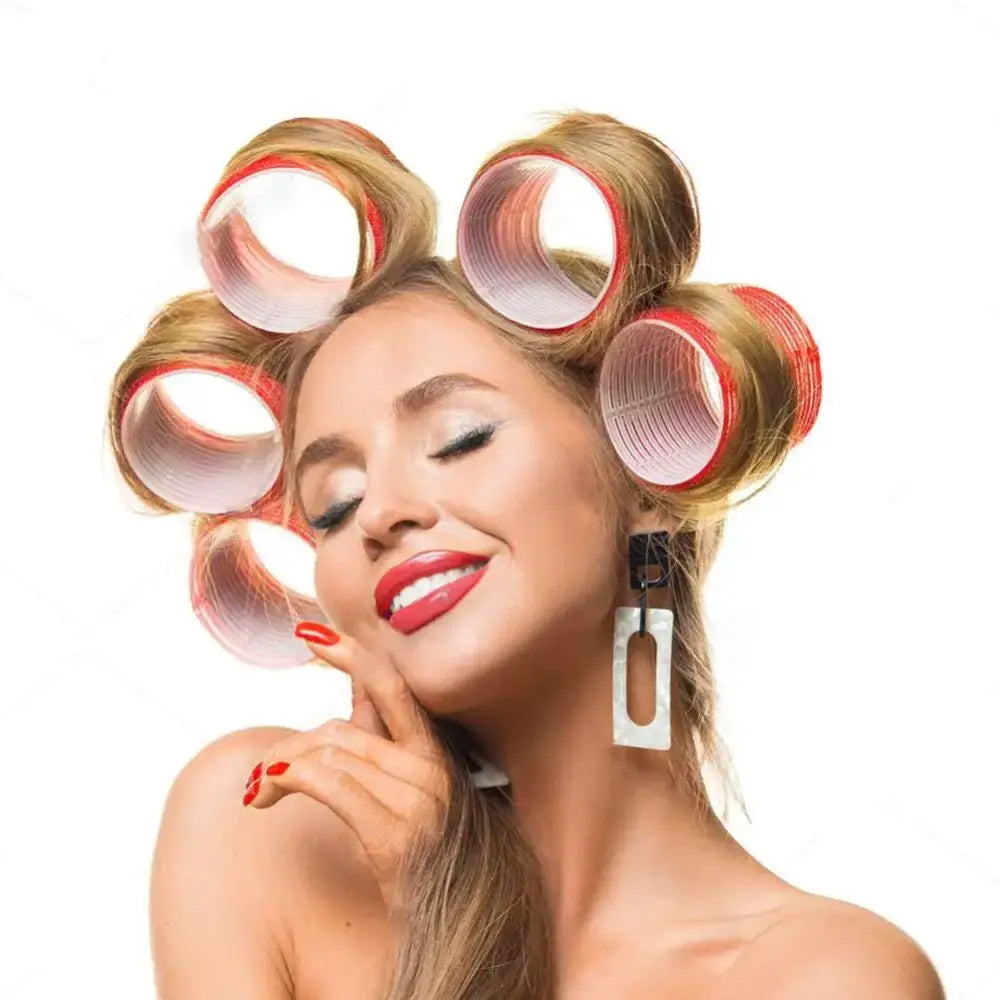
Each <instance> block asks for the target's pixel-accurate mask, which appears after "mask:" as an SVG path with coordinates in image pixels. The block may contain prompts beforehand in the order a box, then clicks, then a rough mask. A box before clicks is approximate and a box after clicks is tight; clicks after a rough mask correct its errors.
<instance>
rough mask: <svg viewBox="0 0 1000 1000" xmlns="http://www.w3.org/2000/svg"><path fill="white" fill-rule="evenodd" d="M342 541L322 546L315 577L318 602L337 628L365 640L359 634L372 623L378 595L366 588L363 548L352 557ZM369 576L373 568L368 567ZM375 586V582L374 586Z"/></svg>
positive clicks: (317, 558)
mask: <svg viewBox="0 0 1000 1000" xmlns="http://www.w3.org/2000/svg"><path fill="white" fill-rule="evenodd" d="M339 542H340V539H337V540H334V541H331V542H327V543H326V544H325V545H324V544H323V543H320V547H319V548H318V549H317V554H316V568H315V572H314V575H313V581H314V586H315V588H316V599H317V600H318V601H319V605H320V607H321V608H322V609H323V611H324V612H325V613H326V615H327V617H328V618H329V619H330V620H331V622H333V624H334V627H337V626H339V627H340V628H342V629H343V630H344V632H347V633H350V634H351V635H354V636H355V637H356V638H358V639H361V635H360V634H359V632H358V628H359V626H360V623H362V622H364V621H365V620H366V619H370V618H371V617H372V614H373V612H374V607H375V595H374V591H373V590H369V589H367V586H366V585H365V584H361V585H359V583H358V581H359V580H363V579H365V577H364V576H363V573H364V572H365V567H364V566H363V565H361V564H360V548H359V549H358V550H357V551H356V552H355V553H353V560H352V554H351V553H349V552H348V551H347V548H348V546H344V547H341V545H339V544H338V543H339ZM368 572H369V573H370V572H371V566H370V564H369V565H368ZM371 586H372V587H374V586H375V584H374V581H372V584H371Z"/></svg>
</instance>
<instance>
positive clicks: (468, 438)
mask: <svg viewBox="0 0 1000 1000" xmlns="http://www.w3.org/2000/svg"><path fill="white" fill-rule="evenodd" d="M495 431H496V425H495V424H484V425H483V426H482V427H474V428H472V429H471V430H468V431H466V432H465V433H464V434H461V435H459V437H457V438H455V439H454V440H453V441H449V442H448V444H446V445H445V446H444V447H443V448H441V449H440V450H439V451H436V452H434V453H433V454H432V455H431V458H437V459H440V460H441V461H445V460H447V459H449V458H453V457H454V456H455V455H462V454H465V453H466V452H470V451H475V450H477V449H478V448H482V447H483V446H484V445H485V444H487V443H488V442H489V441H490V439H491V438H492V437H493V434H494V432H495ZM360 500H361V498H360V497H355V498H354V499H353V500H341V501H339V502H338V503H335V504H333V505H331V506H330V507H329V509H328V510H327V511H326V513H325V514H322V515H320V516H319V517H317V518H316V520H314V521H310V522H309V524H310V526H311V527H312V528H314V529H315V530H316V531H323V532H329V531H332V530H333V529H334V528H336V527H337V526H338V525H339V524H340V523H341V522H342V521H343V520H344V518H346V517H347V515H348V514H349V513H350V511H351V508H352V507H354V506H355V505H356V504H358V503H359V502H360Z"/></svg>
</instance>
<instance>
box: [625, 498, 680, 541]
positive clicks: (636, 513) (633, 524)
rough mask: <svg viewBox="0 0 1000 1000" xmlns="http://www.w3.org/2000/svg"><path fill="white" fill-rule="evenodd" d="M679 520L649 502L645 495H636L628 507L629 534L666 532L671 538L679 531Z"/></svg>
mask: <svg viewBox="0 0 1000 1000" xmlns="http://www.w3.org/2000/svg"><path fill="white" fill-rule="evenodd" d="M677 525H678V521H677V518H675V517H671V516H670V515H669V514H667V513H666V512H665V511H664V510H663V508H662V507H660V506H659V505H658V504H655V503H654V502H653V501H651V500H649V498H648V497H647V496H645V494H642V493H636V494H635V495H634V496H633V497H632V498H631V500H630V502H629V507H628V533H629V534H630V535H635V534H640V533H642V534H645V533H647V532H653V531H666V532H667V533H668V534H670V535H671V536H672V535H673V534H674V533H675V532H676V531H677Z"/></svg>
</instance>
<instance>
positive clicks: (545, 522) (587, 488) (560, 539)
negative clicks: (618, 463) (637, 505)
mask: <svg viewBox="0 0 1000 1000" xmlns="http://www.w3.org/2000/svg"><path fill="white" fill-rule="evenodd" d="M591 447H592V444H591V443H590V441H589V439H587V440H583V439H580V438H572V437H568V438H565V439H563V441H562V442H559V443H556V444H553V442H552V441H550V440H546V441H544V442H537V443H535V444H534V446H533V447H525V448H521V449H518V450H517V452H516V454H515V455H514V456H513V460H511V461H507V460H506V459H507V458H509V457H511V456H505V461H504V462H503V463H502V468H500V469H498V470H497V475H496V477H495V480H494V481H493V482H491V483H484V484H483V488H482V490H481V506H482V509H484V510H491V511H492V512H493V523H495V525H496V531H497V534H499V535H500V536H501V538H502V539H503V540H504V541H505V542H506V543H507V545H508V546H509V547H510V549H511V552H512V554H513V556H514V557H515V559H518V560H525V561H527V560H528V559H530V560H531V561H532V562H535V561H537V560H539V559H542V560H550V561H552V563H553V565H556V566H558V565H563V564H567V563H577V562H579V561H581V560H583V559H587V560H592V559H594V558H597V559H600V558H601V553H606V550H607V547H608V545H609V544H610V530H611V529H610V513H611V512H610V511H609V510H607V509H606V506H607V502H608V501H607V498H606V496H605V493H604V491H603V490H602V489H601V487H600V484H599V481H598V479H597V470H596V469H595V468H594V466H593V462H592V460H591V458H590V452H589V450H588V449H589V448H591ZM593 569H594V570H596V569H598V566H594V567H593Z"/></svg>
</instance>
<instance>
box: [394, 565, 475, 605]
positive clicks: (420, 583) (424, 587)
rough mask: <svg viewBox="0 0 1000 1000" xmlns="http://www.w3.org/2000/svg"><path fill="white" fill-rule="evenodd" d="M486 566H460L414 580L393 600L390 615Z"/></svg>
mask: <svg viewBox="0 0 1000 1000" xmlns="http://www.w3.org/2000/svg"><path fill="white" fill-rule="evenodd" d="M485 565H486V563H474V564H472V565H470V566H460V567H459V568H458V569H449V570H448V571H447V572H445V573H433V574H431V575H430V576H422V577H421V578H420V579H419V580H414V581H413V583H411V584H409V585H408V586H406V587H404V588H403V589H402V590H401V591H400V592H399V593H398V594H397V595H396V596H395V597H394V598H393V601H392V605H391V607H390V609H389V610H390V614H395V613H396V612H397V611H399V610H400V608H405V607H406V606H407V605H408V604H412V603H413V602H414V601H419V600H420V598H421V597H426V596H427V595H428V594H429V593H430V592H431V591H432V590H436V589H437V588H438V587H440V586H442V585H444V584H446V583H451V581H452V580H457V579H459V577H463V576H468V575H469V573H475V572H476V570H477V569H482V567H483V566H485Z"/></svg>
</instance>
